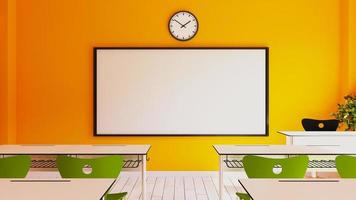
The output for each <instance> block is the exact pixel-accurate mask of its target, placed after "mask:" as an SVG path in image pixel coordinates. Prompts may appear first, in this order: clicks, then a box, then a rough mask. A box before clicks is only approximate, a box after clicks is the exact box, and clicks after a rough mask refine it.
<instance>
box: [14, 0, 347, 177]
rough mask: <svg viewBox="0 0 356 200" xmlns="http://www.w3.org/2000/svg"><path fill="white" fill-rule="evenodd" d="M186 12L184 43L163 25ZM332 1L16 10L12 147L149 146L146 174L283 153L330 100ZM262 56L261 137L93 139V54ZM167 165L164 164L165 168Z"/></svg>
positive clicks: (334, 90) (334, 61)
mask: <svg viewBox="0 0 356 200" xmlns="http://www.w3.org/2000/svg"><path fill="white" fill-rule="evenodd" d="M181 9H184V10H190V11H192V12H193V13H194V14H195V15H196V16H197V18H198V20H199V23H200V29H199V32H198V34H197V36H196V37H195V38H194V39H193V40H191V41H189V42H178V41H175V40H174V39H172V38H171V36H170V34H169V32H168V30H167V23H168V19H169V17H170V15H171V14H173V13H174V12H176V11H178V10H181ZM340 10H341V9H340V1H339V0H313V1H311V0H291V1H281V0H269V1H266V0H253V1H251V0H250V1H246V0H225V1H216V0H177V1H172V2H167V1H166V0H151V1H143V0H142V1H120V0H105V1H102V0H76V1H73V0H51V1H48V0H17V10H16V11H17V15H16V18H17V24H16V25H17V26H16V33H17V38H16V39H17V40H16V52H17V54H16V58H17V59H16V62H17V63H16V65H17V68H16V74H17V76H16V84H17V86H16V88H17V90H16V92H17V107H16V108H17V110H16V111H17V112H16V114H17V117H16V119H17V120H15V121H17V126H16V127H17V135H16V137H17V140H16V141H17V143H149V144H152V149H151V153H150V155H149V157H150V158H151V160H150V161H149V163H148V168H149V169H150V170H215V169H217V165H218V163H217V156H216V154H215V152H214V151H213V149H212V147H211V145H212V144H219V143H238V144H246V143H284V142H285V140H284V137H282V136H280V135H278V134H277V133H276V131H277V130H287V129H289V130H295V129H301V128H302V127H301V125H300V120H301V118H302V117H316V118H329V117H330V115H329V114H330V113H331V112H332V111H334V109H335V105H336V102H337V101H338V100H339V99H338V97H339V96H340V76H339V75H340V74H341V71H340V63H341V61H340V60H341V57H342V56H341V54H340V47H341V42H340V41H341V38H342V34H340V31H341V28H340V27H341V22H340V19H341V17H340ZM103 45H105V46H207V47H209V46H224V47H227V46H269V47H270V133H271V134H270V136H269V137H93V136H92V132H93V131H92V114H93V110H92V76H93V74H92V54H91V52H92V47H93V46H103ZM167 157H170V159H169V160H168V161H167V160H166V159H167Z"/></svg>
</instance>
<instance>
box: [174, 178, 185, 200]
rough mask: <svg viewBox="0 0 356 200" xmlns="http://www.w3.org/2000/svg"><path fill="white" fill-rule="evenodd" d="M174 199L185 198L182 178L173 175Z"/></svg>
mask: <svg viewBox="0 0 356 200" xmlns="http://www.w3.org/2000/svg"><path fill="white" fill-rule="evenodd" d="M174 180H175V181H174V199H175V200H184V199H185V190H184V178H183V177H181V176H180V177H175V178H174Z"/></svg>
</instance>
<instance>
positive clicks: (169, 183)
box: [162, 177, 175, 200]
mask: <svg viewBox="0 0 356 200" xmlns="http://www.w3.org/2000/svg"><path fill="white" fill-rule="evenodd" d="M174 188H175V184H174V177H166V183H165V186H164V191H163V198H162V199H163V200H171V199H174Z"/></svg>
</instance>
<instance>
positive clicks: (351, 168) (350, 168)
mask: <svg viewBox="0 0 356 200" xmlns="http://www.w3.org/2000/svg"><path fill="white" fill-rule="evenodd" d="M335 163H336V169H337V172H338V173H339V175H340V177H341V178H356V157H354V156H347V155H342V156H337V157H336V159H335Z"/></svg>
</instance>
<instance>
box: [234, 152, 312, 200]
mask: <svg viewBox="0 0 356 200" xmlns="http://www.w3.org/2000/svg"><path fill="white" fill-rule="evenodd" d="M242 163H243V165H244V169H245V172H246V174H247V177H249V178H278V179H283V178H304V176H305V172H306V171H307V168H308V163H309V158H308V156H295V157H290V158H266V157H261V156H252V155H248V156H245V157H244V158H243V159H242ZM236 195H237V196H238V197H239V198H240V199H241V200H250V197H249V195H248V194H246V193H239V192H237V193H236Z"/></svg>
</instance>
